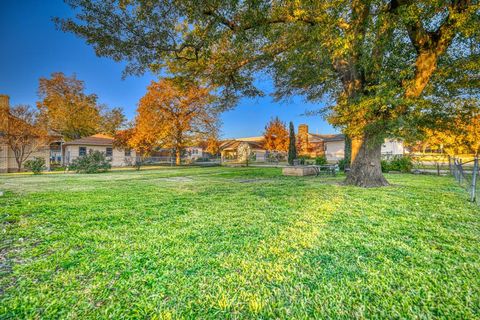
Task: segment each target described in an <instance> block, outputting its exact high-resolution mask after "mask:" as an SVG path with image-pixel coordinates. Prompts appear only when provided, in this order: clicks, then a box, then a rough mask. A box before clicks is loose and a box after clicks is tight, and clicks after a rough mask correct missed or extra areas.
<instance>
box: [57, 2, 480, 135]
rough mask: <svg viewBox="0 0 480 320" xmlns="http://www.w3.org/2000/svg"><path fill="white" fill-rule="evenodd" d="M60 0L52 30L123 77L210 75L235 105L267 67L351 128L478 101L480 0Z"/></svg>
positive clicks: (425, 117)
mask: <svg viewBox="0 0 480 320" xmlns="http://www.w3.org/2000/svg"><path fill="white" fill-rule="evenodd" d="M67 2H68V3H69V4H70V5H71V6H72V7H73V8H75V9H77V13H78V14H77V16H76V18H75V19H66V20H62V19H56V22H57V24H58V25H59V27H60V28H62V29H63V30H65V31H71V32H74V33H75V34H77V35H79V36H81V37H83V38H85V39H86V40H87V42H88V43H89V44H92V45H93V46H94V48H95V50H96V52H97V54H98V55H100V56H109V57H112V58H113V59H115V60H117V61H120V60H127V61H128V62H129V64H128V67H127V69H126V70H125V72H126V74H139V73H143V72H145V71H146V70H151V71H154V72H161V71H167V72H171V73H175V74H177V75H184V76H188V77H195V78H202V79H208V81H209V82H210V83H211V84H212V85H214V86H217V87H218V88H220V89H221V90H222V91H223V96H224V97H225V98H227V100H226V101H228V102H233V103H234V102H235V98H237V97H238V96H240V95H244V96H255V95H259V94H262V92H261V91H260V90H259V89H258V88H256V87H255V86H254V79H255V75H256V74H258V73H259V72H262V73H267V74H268V75H270V76H271V77H272V78H273V79H274V82H275V88H276V90H275V97H276V98H278V99H282V98H285V97H288V96H291V95H294V94H300V95H302V96H304V97H305V98H306V99H308V100H313V101H316V100H321V99H326V100H328V101H330V102H331V104H332V105H333V107H329V108H327V109H326V110H324V111H326V112H327V115H328V116H329V120H330V122H331V123H333V124H334V125H337V126H339V127H341V128H343V129H344V130H345V132H346V133H349V134H351V135H360V134H364V133H365V132H370V133H375V134H377V135H379V136H384V135H388V134H399V133H404V134H405V133H406V132H409V133H416V131H418V129H419V128H422V127H424V126H425V125H427V124H431V123H434V122H435V123H436V121H432V119H434V118H435V119H438V118H441V119H448V117H449V116H450V115H452V114H455V113H456V112H457V111H458V109H459V108H464V107H465V106H470V107H471V106H472V105H475V103H476V101H475V98H477V97H478V88H479V83H480V76H479V74H480V72H479V71H480V46H479V43H480V42H479V40H480V32H479V31H480V27H479V26H480V15H479V9H480V7H479V3H478V1H477V0H455V1H453V0H451V1H438V0H425V1H411V0H391V1H386V0H370V1H368V0H367V1H360V0H350V1H346V0H338V1H301V0H298V1H238V0H230V1H227V0H223V1H220V0H212V1H190V0H183V1H182V0H179V1H167V0H164V1H146V0H119V1H113V0H109V1H103V0H102V1H100V0H97V1H95V0H68V1H67ZM476 108H477V109H478V106H477V107H476Z"/></svg>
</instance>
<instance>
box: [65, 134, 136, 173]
mask: <svg viewBox="0 0 480 320" xmlns="http://www.w3.org/2000/svg"><path fill="white" fill-rule="evenodd" d="M113 140H114V139H113V137H111V136H108V135H104V134H95V135H93V136H90V137H85V138H80V139H77V140H72V141H68V142H66V143H64V144H63V164H64V165H68V164H70V163H71V162H72V161H73V160H75V159H76V158H78V157H81V156H85V155H87V154H88V153H89V152H92V151H100V152H103V153H105V155H106V157H107V159H108V160H110V161H111V165H112V167H125V166H131V165H133V164H134V163H135V158H136V154H135V151H134V150H130V149H125V150H123V149H119V148H115V147H114V146H113Z"/></svg>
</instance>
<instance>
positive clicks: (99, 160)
mask: <svg viewBox="0 0 480 320" xmlns="http://www.w3.org/2000/svg"><path fill="white" fill-rule="evenodd" d="M111 167H112V166H111V165H110V162H109V161H108V160H107V158H106V157H105V153H103V152H100V151H93V152H92V151H90V152H89V153H88V154H87V155H85V156H83V157H78V158H76V159H75V160H73V161H72V163H71V164H70V165H69V166H68V168H69V169H70V170H73V171H76V172H77V173H98V172H105V171H108V170H109V169H110V168H111Z"/></svg>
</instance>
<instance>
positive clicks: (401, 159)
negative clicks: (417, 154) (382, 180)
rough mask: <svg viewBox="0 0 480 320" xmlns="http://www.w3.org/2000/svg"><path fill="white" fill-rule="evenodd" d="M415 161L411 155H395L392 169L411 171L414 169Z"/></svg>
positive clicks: (391, 164)
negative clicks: (413, 161)
mask: <svg viewBox="0 0 480 320" xmlns="http://www.w3.org/2000/svg"><path fill="white" fill-rule="evenodd" d="M412 168H413V163H412V159H411V158H410V157H405V156H395V157H394V158H393V159H392V160H391V161H390V170H391V171H400V172H410V171H412Z"/></svg>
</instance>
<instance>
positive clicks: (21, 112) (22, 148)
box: [0, 105, 50, 172]
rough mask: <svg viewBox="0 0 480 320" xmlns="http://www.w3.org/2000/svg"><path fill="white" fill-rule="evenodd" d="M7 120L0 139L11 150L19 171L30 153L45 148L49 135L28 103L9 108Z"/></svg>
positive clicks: (35, 111)
mask: <svg viewBox="0 0 480 320" xmlns="http://www.w3.org/2000/svg"><path fill="white" fill-rule="evenodd" d="M7 121H8V123H7V125H6V126H5V127H4V128H3V129H2V131H3V132H2V135H1V137H0V141H2V142H3V143H5V144H6V145H7V146H8V147H9V148H10V149H11V150H12V152H13V156H14V158H15V162H16V163H17V169H18V171H19V172H20V171H21V170H22V165H23V163H24V162H25V161H26V160H27V159H28V157H30V155H32V154H33V153H35V152H37V151H39V150H41V149H42V148H46V147H45V146H46V145H48V142H49V141H50V137H49V135H48V131H47V130H46V128H45V126H43V125H42V124H41V122H40V121H39V114H38V112H37V110H35V109H33V108H32V107H30V106H28V105H17V106H15V107H13V108H11V110H10V113H9V114H8V115H7Z"/></svg>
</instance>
